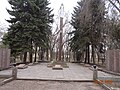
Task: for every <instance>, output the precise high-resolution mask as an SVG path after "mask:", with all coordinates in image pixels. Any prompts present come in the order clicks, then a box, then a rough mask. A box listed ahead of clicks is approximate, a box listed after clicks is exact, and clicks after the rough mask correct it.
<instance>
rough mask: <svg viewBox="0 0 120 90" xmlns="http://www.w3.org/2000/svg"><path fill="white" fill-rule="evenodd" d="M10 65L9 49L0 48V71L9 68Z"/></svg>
mask: <svg viewBox="0 0 120 90" xmlns="http://www.w3.org/2000/svg"><path fill="white" fill-rule="evenodd" d="M9 65H10V49H8V48H0V70H3V69H6V68H9Z"/></svg>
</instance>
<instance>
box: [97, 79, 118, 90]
mask: <svg viewBox="0 0 120 90" xmlns="http://www.w3.org/2000/svg"><path fill="white" fill-rule="evenodd" d="M97 82H98V84H99V85H100V86H102V87H103V88H105V90H120V88H113V87H108V86H107V85H106V84H104V83H103V82H101V81H100V80H98V79H97Z"/></svg>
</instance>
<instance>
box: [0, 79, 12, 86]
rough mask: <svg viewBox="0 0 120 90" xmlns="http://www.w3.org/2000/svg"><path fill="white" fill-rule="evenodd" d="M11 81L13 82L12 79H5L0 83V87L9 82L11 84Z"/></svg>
mask: <svg viewBox="0 0 120 90" xmlns="http://www.w3.org/2000/svg"><path fill="white" fill-rule="evenodd" d="M13 80H14V78H13V77H10V78H8V79H5V80H3V81H2V82H0V86H2V85H4V84H6V83H9V82H11V81H13Z"/></svg>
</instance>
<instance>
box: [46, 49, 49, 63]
mask: <svg viewBox="0 0 120 90" xmlns="http://www.w3.org/2000/svg"><path fill="white" fill-rule="evenodd" d="M46 59H47V61H49V50H48V49H47V50H46Z"/></svg>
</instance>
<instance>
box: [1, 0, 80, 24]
mask: <svg viewBox="0 0 120 90" xmlns="http://www.w3.org/2000/svg"><path fill="white" fill-rule="evenodd" d="M77 1H79V0H50V2H51V5H50V6H51V7H52V9H54V11H53V13H54V14H55V15H57V14H58V10H59V8H60V5H61V4H62V3H63V4H64V10H65V12H69V13H70V14H71V13H72V11H73V7H74V6H76V5H77ZM6 8H10V5H9V3H8V2H7V0H0V23H5V24H7V22H6V21H5V19H9V17H10V16H9V14H8V13H7V11H6Z"/></svg>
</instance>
